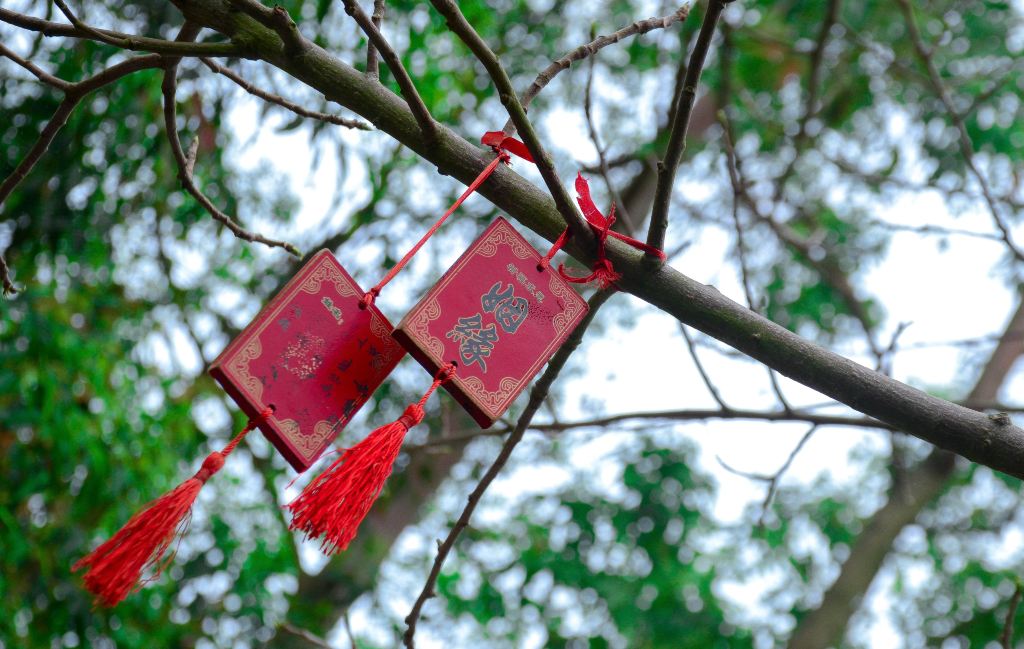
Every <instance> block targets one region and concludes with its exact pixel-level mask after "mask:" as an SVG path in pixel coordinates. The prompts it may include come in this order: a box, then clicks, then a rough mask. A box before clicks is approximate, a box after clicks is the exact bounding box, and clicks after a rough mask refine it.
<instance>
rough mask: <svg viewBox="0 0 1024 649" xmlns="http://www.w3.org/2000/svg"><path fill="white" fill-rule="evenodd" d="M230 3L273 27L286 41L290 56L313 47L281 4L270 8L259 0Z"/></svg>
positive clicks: (287, 51) (230, 0)
mask: <svg viewBox="0 0 1024 649" xmlns="http://www.w3.org/2000/svg"><path fill="white" fill-rule="evenodd" d="M229 2H230V4H231V5H232V6H233V7H235V8H236V9H238V10H239V11H243V12H245V14H246V15H247V16H249V17H250V18H252V19H254V20H256V21H257V22H258V23H260V24H261V25H263V26H264V27H267V28H270V29H273V30H274V31H275V32H277V35H278V36H280V37H281V42H283V43H284V51H285V53H286V54H287V55H289V56H294V55H297V54H301V53H303V52H305V51H307V50H308V49H310V48H311V47H312V43H310V42H309V41H308V40H306V38H305V37H303V35H302V34H301V33H299V26H298V25H296V24H295V21H294V20H292V17H291V14H289V13H288V10H287V9H285V8H284V7H282V6H280V5H276V6H275V7H273V8H270V7H268V6H266V5H264V4H263V3H262V2H259V0H229Z"/></svg>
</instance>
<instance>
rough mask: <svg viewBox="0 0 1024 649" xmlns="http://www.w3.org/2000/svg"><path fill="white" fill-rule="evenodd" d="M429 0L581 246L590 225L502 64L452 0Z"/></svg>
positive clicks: (587, 238)
mask: <svg viewBox="0 0 1024 649" xmlns="http://www.w3.org/2000/svg"><path fill="white" fill-rule="evenodd" d="M430 2H431V4H432V5H434V8H435V9H437V11H438V13H440V14H441V15H442V16H444V18H445V22H446V23H447V25H448V29H450V30H451V31H452V32H453V33H454V34H455V35H456V36H458V37H459V39H461V40H462V42H463V43H465V44H466V46H467V47H469V49H470V51H471V52H473V54H474V56H476V58H477V59H478V60H479V61H480V63H482V64H483V66H484V68H485V69H486V70H487V74H488V75H489V76H490V77H491V81H492V82H493V83H494V86H495V88H496V89H497V91H498V96H499V98H500V99H501V103H502V105H503V106H504V107H505V110H507V111H508V113H509V117H511V121H512V123H513V124H514V125H515V127H516V130H518V131H519V135H520V137H522V139H523V143H524V144H525V145H526V148H527V149H529V151H530V155H531V156H532V157H533V161H534V163H535V164H536V165H537V170H538V171H540V175H541V177H542V178H543V179H544V184H545V185H546V186H547V188H548V191H549V192H550V193H551V197H552V198H553V199H554V201H555V207H556V208H557V209H558V213H559V214H561V215H562V218H563V219H565V222H566V224H567V225H568V227H569V229H570V231H571V232H572V235H573V237H574V238H575V239H576V242H577V244H580V245H584V244H585V242H590V241H592V240H593V236H592V234H591V232H590V227H589V226H588V225H587V222H586V221H585V220H584V219H583V216H582V215H581V214H580V213H579V210H577V209H576V205H575V204H574V203H573V200H572V199H571V198H570V197H569V194H568V192H566V190H565V187H564V186H562V181H561V180H559V178H558V172H556V171H555V165H554V163H553V162H552V161H551V156H550V155H548V152H547V151H546V150H545V149H544V145H543V144H541V141H540V137H539V136H538V135H537V131H536V130H534V128H533V124H531V123H530V119H529V118H528V117H527V116H526V109H525V108H523V105H522V103H520V101H519V98H518V97H517V96H516V91H515V88H514V87H513V86H512V80H511V79H509V76H508V73H507V72H506V71H505V68H504V66H502V64H501V61H500V60H499V59H498V56H497V55H496V54H495V53H494V51H493V50H491V48H490V47H489V46H488V45H487V43H486V42H485V41H484V39H483V38H481V37H480V34H478V33H477V31H476V29H474V28H473V26H472V25H470V24H469V21H467V20H466V17H465V16H464V15H462V10H461V9H459V5H458V4H457V3H456V2H455V0H430Z"/></svg>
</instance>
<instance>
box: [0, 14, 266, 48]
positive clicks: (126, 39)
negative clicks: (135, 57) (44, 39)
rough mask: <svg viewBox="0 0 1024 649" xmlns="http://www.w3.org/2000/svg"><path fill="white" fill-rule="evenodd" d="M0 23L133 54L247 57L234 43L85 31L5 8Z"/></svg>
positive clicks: (92, 30) (94, 30)
mask: <svg viewBox="0 0 1024 649" xmlns="http://www.w3.org/2000/svg"><path fill="white" fill-rule="evenodd" d="M0 22H5V23H8V24H10V25H14V26H15V27H21V28H22V29H27V30H29V31H33V32H39V33H40V34H42V35H43V36H65V37H69V38H84V39H88V40H94V41H100V42H102V43H110V44H116V45H115V46H116V47H119V48H121V49H125V50H131V51H133V52H152V53H153V54H166V55H168V56H241V57H246V58H248V56H247V54H246V52H245V49H244V48H242V47H239V46H238V45H236V44H234V43H183V42H178V41H166V40H163V39H159V38H147V37H145V36H135V35H134V34H125V33H123V32H116V31H111V30H109V29H96V28H93V27H90V28H89V31H83V30H82V29H79V28H78V27H75V26H74V25H65V24H64V23H58V22H53V21H50V20H43V19H42V18H35V17H33V16H26V15H25V14H20V13H17V12H15V11H11V10H9V9H4V8H2V7H0Z"/></svg>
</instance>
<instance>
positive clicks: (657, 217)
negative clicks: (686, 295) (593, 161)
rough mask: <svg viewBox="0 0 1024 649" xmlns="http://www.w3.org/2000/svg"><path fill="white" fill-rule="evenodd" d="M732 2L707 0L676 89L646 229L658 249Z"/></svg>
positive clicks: (660, 246) (666, 226) (650, 243)
mask: <svg viewBox="0 0 1024 649" xmlns="http://www.w3.org/2000/svg"><path fill="white" fill-rule="evenodd" d="M731 1H732V0H708V11H707V13H706V14H704V22H703V23H701V26H700V34H699V35H698V36H697V43H696V45H694V47H693V53H692V54H691V55H690V62H689V63H688V64H687V66H686V76H685V77H684V79H683V83H682V84H681V85H680V86H679V87H678V88H677V89H676V90H677V92H676V96H675V97H674V98H673V100H672V105H673V106H674V107H675V108H674V110H673V111H672V122H671V124H672V125H671V127H670V133H669V139H668V146H666V147H665V156H664V157H663V158H662V159H661V161H660V162H658V187H657V189H655V191H654V208H653V209H652V211H651V223H650V226H649V227H648V229H647V245H649V246H651V247H652V248H656V249H658V250H661V249H662V248H664V247H665V232H666V231H667V230H668V208H669V203H670V202H671V198H672V188H673V186H674V185H675V180H676V170H677V169H678V168H679V160H680V159H681V158H682V156H683V150H684V149H685V148H686V129H687V128H689V126H690V116H691V115H692V113H693V103H694V100H695V99H696V97H697V85H698V84H699V83H700V74H701V71H702V70H703V69H704V62H705V60H706V59H707V56H708V50H710V49H711V40H712V38H714V35H715V26H716V25H718V19H719V18H720V17H721V15H722V10H723V9H725V5H726V4H728V3H729V2H731ZM683 55H685V53H683Z"/></svg>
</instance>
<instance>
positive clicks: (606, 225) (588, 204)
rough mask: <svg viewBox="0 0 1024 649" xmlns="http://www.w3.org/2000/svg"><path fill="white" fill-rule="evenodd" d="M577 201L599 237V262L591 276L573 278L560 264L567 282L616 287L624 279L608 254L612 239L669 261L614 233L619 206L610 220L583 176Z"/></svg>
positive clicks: (547, 258) (562, 238) (555, 247)
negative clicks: (610, 239) (595, 200)
mask: <svg viewBox="0 0 1024 649" xmlns="http://www.w3.org/2000/svg"><path fill="white" fill-rule="evenodd" d="M576 194H577V196H576V202H577V203H578V204H579V206H580V210H581V211H582V212H583V216H584V218H586V220H587V224H588V225H589V226H590V229H591V230H593V231H594V234H595V235H597V253H596V256H597V259H596V260H595V261H594V265H593V267H591V273H590V274H589V275H585V276H577V275H570V274H569V273H568V271H566V269H565V265H564V264H559V266H558V274H559V275H561V276H562V279H564V280H565V281H567V282H572V283H573V284H589V283H590V282H597V284H598V286H600V287H601V288H602V289H604V288H608V287H609V286H613V285H614V284H615V282H617V281H618V280H619V279H621V278H622V274H621V273H619V272H618V271H616V270H615V267H614V266H613V265H612V262H611V260H610V259H608V257H607V254H606V252H605V243H606V242H607V241H608V237H612V238H613V239H618V240H619V241H622V242H624V243H626V244H628V245H630V246H632V247H634V248H636V249H637V250H641V251H643V252H645V253H647V254H649V255H654V256H655V257H657V258H658V259H661V260H662V261H664V260H665V253H664V252H663V251H661V250H658V249H657V248H654V247H652V246H649V245H647V244H646V243H644V242H643V241H638V240H637V239H634V238H633V237H629V236H626V235H624V234H622V233H619V232H616V231H614V230H612V229H611V228H612V225H613V224H614V223H615V204H614V203H612V206H611V209H610V210H609V212H608V216H607V217H606V216H605V215H604V214H602V213H601V211H600V210H599V209H597V206H596V205H595V204H594V200H593V199H592V198H591V197H590V185H589V184H588V183H587V181H586V179H585V178H584V177H583V175H582V174H579V173H577V174H576ZM571 236H572V231H570V230H569V228H566V229H565V231H563V232H562V234H560V235H559V236H558V239H556V240H555V243H554V244H552V246H551V249H550V250H548V253H547V254H546V255H544V257H543V258H542V259H541V260H540V264H539V266H540V267H541V268H547V267H548V266H550V265H551V259H552V258H553V257H554V256H555V253H556V252H558V251H559V250H561V249H562V247H563V246H564V245H565V244H566V242H568V241H569V237H571Z"/></svg>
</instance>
